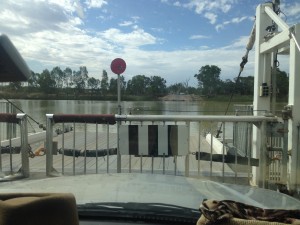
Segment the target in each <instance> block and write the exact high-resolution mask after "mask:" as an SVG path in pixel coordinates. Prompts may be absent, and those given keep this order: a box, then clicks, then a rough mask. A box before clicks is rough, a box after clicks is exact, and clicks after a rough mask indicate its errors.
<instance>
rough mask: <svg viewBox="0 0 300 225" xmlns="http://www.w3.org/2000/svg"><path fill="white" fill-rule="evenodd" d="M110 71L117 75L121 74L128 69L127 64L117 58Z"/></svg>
mask: <svg viewBox="0 0 300 225" xmlns="http://www.w3.org/2000/svg"><path fill="white" fill-rule="evenodd" d="M110 69H111V71H112V72H113V73H115V74H121V73H123V72H124V71H125V69H126V62H125V61H124V60H123V59H121V58H116V59H114V60H113V61H112V62H111V64H110Z"/></svg>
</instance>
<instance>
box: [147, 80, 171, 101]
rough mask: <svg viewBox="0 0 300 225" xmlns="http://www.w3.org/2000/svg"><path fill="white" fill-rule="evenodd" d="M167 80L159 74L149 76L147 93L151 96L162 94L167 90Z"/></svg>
mask: <svg viewBox="0 0 300 225" xmlns="http://www.w3.org/2000/svg"><path fill="white" fill-rule="evenodd" d="M166 83H167V81H166V80H165V79H164V78H162V77H160V76H152V77H150V84H149V87H148V89H147V93H148V94H149V95H152V96H162V95H164V94H166V92H167V86H166Z"/></svg>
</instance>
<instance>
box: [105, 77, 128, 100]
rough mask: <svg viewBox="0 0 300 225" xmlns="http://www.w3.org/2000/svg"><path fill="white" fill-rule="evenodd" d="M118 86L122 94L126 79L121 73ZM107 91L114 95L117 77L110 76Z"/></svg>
mask: <svg viewBox="0 0 300 225" xmlns="http://www.w3.org/2000/svg"><path fill="white" fill-rule="evenodd" d="M120 86H121V93H123V94H124V92H125V90H126V81H125V78H124V76H122V75H121V76H120ZM108 91H109V93H110V94H112V95H116V94H117V93H118V78H110V80H109V87H108Z"/></svg>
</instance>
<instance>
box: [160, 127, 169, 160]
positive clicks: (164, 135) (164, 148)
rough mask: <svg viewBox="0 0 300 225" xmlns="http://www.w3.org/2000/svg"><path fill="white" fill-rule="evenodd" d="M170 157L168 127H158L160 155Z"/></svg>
mask: <svg viewBox="0 0 300 225" xmlns="http://www.w3.org/2000/svg"><path fill="white" fill-rule="evenodd" d="M164 154H165V155H168V126H159V127H158V155H164Z"/></svg>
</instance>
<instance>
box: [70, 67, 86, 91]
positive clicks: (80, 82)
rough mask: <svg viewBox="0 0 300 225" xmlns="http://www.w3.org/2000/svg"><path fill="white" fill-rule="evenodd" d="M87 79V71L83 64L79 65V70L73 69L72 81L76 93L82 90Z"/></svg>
mask: <svg viewBox="0 0 300 225" xmlns="http://www.w3.org/2000/svg"><path fill="white" fill-rule="evenodd" d="M87 79H88V71H87V68H86V67H85V66H81V67H80V68H79V71H73V83H74V85H75V89H76V92H77V93H80V92H83V91H84V89H85V87H86V81H87Z"/></svg>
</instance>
